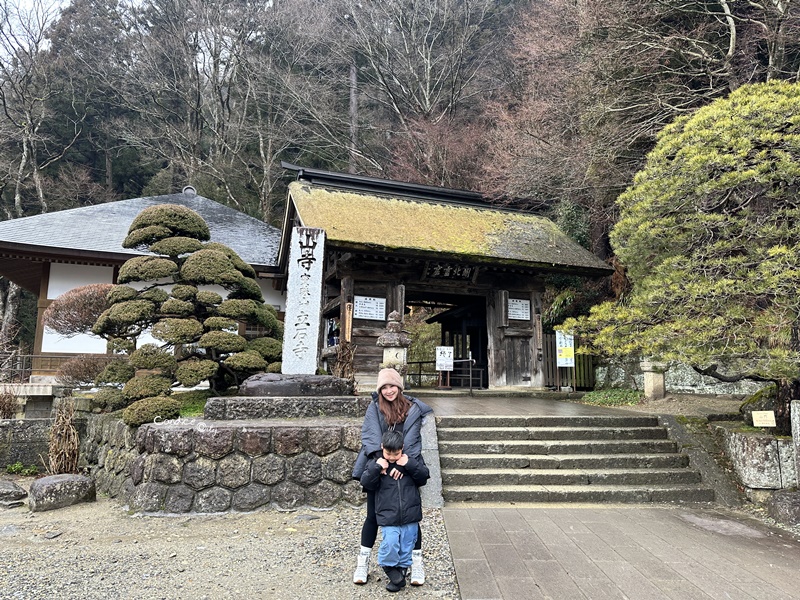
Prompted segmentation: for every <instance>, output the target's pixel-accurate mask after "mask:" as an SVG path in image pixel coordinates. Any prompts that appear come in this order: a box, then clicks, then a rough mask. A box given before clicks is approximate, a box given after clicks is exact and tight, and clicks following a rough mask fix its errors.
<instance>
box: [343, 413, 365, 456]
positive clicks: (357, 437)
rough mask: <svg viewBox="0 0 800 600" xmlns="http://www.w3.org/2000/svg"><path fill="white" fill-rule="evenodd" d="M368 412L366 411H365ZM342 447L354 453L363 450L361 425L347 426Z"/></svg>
mask: <svg viewBox="0 0 800 600" xmlns="http://www.w3.org/2000/svg"><path fill="white" fill-rule="evenodd" d="M364 410H365V411H366V409H364ZM342 446H343V447H345V448H347V449H348V450H352V451H353V452H358V451H359V450H361V425H360V424H359V425H347V426H345V428H344V433H343V435H342Z"/></svg>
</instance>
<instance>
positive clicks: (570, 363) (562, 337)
mask: <svg viewBox="0 0 800 600" xmlns="http://www.w3.org/2000/svg"><path fill="white" fill-rule="evenodd" d="M556 366H557V367H574V366H575V339H574V338H573V336H571V335H567V334H565V333H564V332H562V331H556Z"/></svg>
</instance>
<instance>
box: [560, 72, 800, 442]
mask: <svg viewBox="0 0 800 600" xmlns="http://www.w3.org/2000/svg"><path fill="white" fill-rule="evenodd" d="M798 181H800V84H797V83H795V84H790V83H786V82H779V81H773V82H770V83H764V84H755V85H747V86H742V87H740V88H739V89H737V90H736V91H735V92H733V93H732V94H730V95H729V96H728V97H727V98H724V99H720V100H717V101H715V102H713V103H711V104H710V105H708V106H706V107H704V108H702V109H700V110H698V111H696V112H695V113H693V114H691V115H687V116H685V117H681V118H678V119H676V120H675V122H674V123H672V124H671V125H670V126H668V127H667V128H665V129H664V131H663V132H662V133H661V134H660V136H659V139H658V143H657V144H656V147H655V149H654V150H653V151H652V152H651V153H650V154H649V155H648V157H647V162H646V164H645V167H644V168H643V169H642V170H641V171H640V172H639V173H638V174H637V175H636V178H635V179H634V183H633V185H631V186H630V187H629V188H628V189H627V190H626V191H625V193H624V194H622V195H621V196H620V198H619V208H620V220H619V222H618V223H617V225H616V226H615V227H614V229H613V231H612V238H611V239H612V243H613V246H614V250H615V252H616V254H617V256H619V258H620V260H621V261H622V262H623V263H624V265H625V267H626V268H627V273H628V277H629V278H630V280H631V282H632V286H633V287H632V289H631V291H630V292H629V293H628V294H627V295H625V296H623V297H622V298H621V300H620V301H619V302H613V303H612V302H608V303H605V304H602V305H599V306H597V307H595V308H594V309H593V310H592V312H591V314H590V315H589V316H588V317H582V318H578V319H569V320H567V321H566V322H565V323H564V329H566V330H568V331H571V332H573V333H575V334H578V335H580V336H581V337H582V338H584V339H585V340H586V341H587V342H590V343H591V345H592V346H593V347H595V348H596V349H597V350H599V351H601V352H602V353H603V354H606V355H609V356H618V357H645V358H650V359H654V360H659V361H680V362H682V363H686V364H689V365H692V366H693V367H694V368H695V369H696V370H697V371H698V372H700V373H703V374H705V375H711V376H714V377H716V378H718V379H720V380H723V381H738V380H741V379H745V378H749V379H755V380H761V381H773V382H775V383H776V384H777V386H778V392H779V400H780V401H782V406H781V409H780V410H779V411H778V412H779V414H778V420H779V426H780V428H781V429H782V431H784V432H786V431H787V430H788V428H789V399H790V398H796V397H798V396H797V392H798V390H800V387H798V385H799V383H800V381H799V380H798V377H799V375H798V374H800V297H798V294H797V289H798V287H800V229H798V227H797V222H798V217H800V196H798V191H799V188H798Z"/></svg>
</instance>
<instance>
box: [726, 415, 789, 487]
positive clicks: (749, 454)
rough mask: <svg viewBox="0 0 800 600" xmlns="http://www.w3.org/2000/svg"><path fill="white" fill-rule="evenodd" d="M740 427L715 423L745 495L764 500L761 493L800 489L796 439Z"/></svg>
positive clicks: (734, 424)
mask: <svg viewBox="0 0 800 600" xmlns="http://www.w3.org/2000/svg"><path fill="white" fill-rule="evenodd" d="M739 426H740V424H736V423H721V422H718V423H714V433H715V435H716V436H717V437H718V439H719V440H720V445H721V446H722V449H723V451H724V452H725V455H726V456H727V457H728V459H729V460H730V461H731V464H732V465H733V470H734V471H735V473H736V476H737V478H738V479H739V481H740V482H741V483H742V485H743V486H744V487H745V493H746V494H747V496H748V497H749V498H750V499H751V500H754V501H760V499H759V497H758V496H759V490H780V489H787V488H794V487H796V486H797V472H796V469H795V454H794V452H795V450H794V444H793V442H792V438H790V437H776V436H774V435H769V434H764V433H758V432H749V431H737V430H736V429H737V427H739Z"/></svg>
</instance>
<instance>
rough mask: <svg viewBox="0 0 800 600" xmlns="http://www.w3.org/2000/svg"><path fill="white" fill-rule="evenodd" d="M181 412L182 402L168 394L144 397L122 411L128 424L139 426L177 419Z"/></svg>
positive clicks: (123, 417) (123, 418)
mask: <svg viewBox="0 0 800 600" xmlns="http://www.w3.org/2000/svg"><path fill="white" fill-rule="evenodd" d="M180 413H181V403H180V402H178V401H177V400H175V399H174V398H168V397H167V396H154V397H149V398H142V399H141V400H137V401H136V402H134V403H133V404H131V405H130V406H129V407H128V408H126V409H125V410H124V411H122V420H123V421H124V422H125V424H126V425H130V426H131V427H139V426H140V425H144V424H145V423H154V422H155V421H166V420H168V419H176V418H177V417H178V416H179V415H180Z"/></svg>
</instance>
